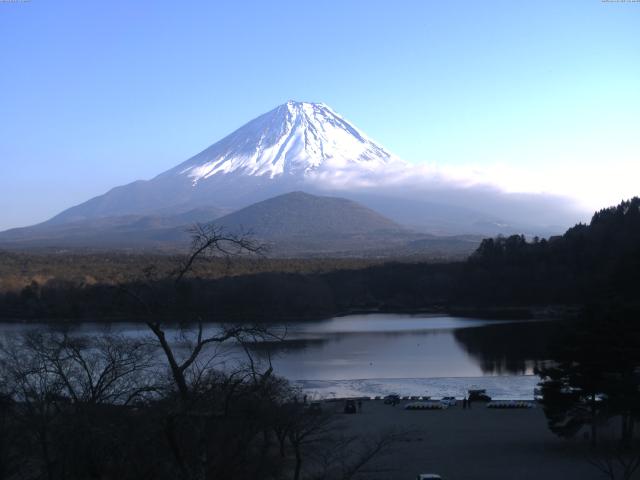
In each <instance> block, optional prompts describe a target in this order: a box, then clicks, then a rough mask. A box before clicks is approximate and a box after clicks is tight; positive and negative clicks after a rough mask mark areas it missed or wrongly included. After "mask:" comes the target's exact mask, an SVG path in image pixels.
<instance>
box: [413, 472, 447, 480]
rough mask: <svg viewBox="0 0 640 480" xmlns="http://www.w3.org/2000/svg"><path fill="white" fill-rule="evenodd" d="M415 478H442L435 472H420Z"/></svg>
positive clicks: (426, 479)
mask: <svg viewBox="0 0 640 480" xmlns="http://www.w3.org/2000/svg"><path fill="white" fill-rule="evenodd" d="M416 480H443V478H442V477H441V476H440V475H438V474H437V473H421V474H420V475H418V477H417V478H416Z"/></svg>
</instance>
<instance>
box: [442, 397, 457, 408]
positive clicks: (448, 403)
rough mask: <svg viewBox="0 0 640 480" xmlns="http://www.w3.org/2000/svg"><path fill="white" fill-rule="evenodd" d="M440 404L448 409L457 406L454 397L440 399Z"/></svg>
mask: <svg viewBox="0 0 640 480" xmlns="http://www.w3.org/2000/svg"><path fill="white" fill-rule="evenodd" d="M440 403H442V404H444V405H446V406H448V407H455V406H456V405H457V404H458V401H457V400H456V397H442V399H441V400H440Z"/></svg>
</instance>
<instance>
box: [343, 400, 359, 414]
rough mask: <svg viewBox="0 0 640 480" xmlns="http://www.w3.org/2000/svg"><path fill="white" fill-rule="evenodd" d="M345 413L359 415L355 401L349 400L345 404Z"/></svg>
mask: <svg viewBox="0 0 640 480" xmlns="http://www.w3.org/2000/svg"><path fill="white" fill-rule="evenodd" d="M344 413H357V409H356V401H355V400H347V401H346V402H344Z"/></svg>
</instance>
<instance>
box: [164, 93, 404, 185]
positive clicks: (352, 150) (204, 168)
mask: <svg viewBox="0 0 640 480" xmlns="http://www.w3.org/2000/svg"><path fill="white" fill-rule="evenodd" d="M397 163H402V162H401V160H399V159H398V158H397V157H395V156H394V155H392V154H391V153H389V152H387V151H386V150H385V149H384V148H383V147H381V146H379V145H377V144H376V143H375V142H373V141H372V140H370V139H369V138H367V136H366V135H364V134H363V133H362V132H361V131H359V130H358V129H357V128H356V127H354V126H353V125H352V124H350V123H349V122H348V121H346V120H345V119H344V118H342V117H341V116H340V115H338V114H337V113H335V112H334V111H333V110H332V109H331V108H329V107H328V106H326V105H325V104H322V103H308V102H296V101H293V100H290V101H288V102H287V103H285V104H284V105H280V106H279V107H277V108H275V109H273V110H271V111H270V112H267V113H265V114H264V115H261V116H259V117H258V118H256V119H254V120H252V121H250V122H249V123H247V124H246V125H244V126H243V127H241V128H239V129H238V130H236V131H235V132H233V133H232V134H230V135H228V136H227V137H225V138H223V139H222V140H220V141H219V142H217V143H215V144H214V145H212V146H210V147H209V148H207V149H206V150H204V151H202V152H200V153H199V154H198V155H196V156H195V157H192V158H190V159H189V160H187V161H186V162H184V163H183V164H181V165H179V166H178V167H176V169H174V171H176V173H178V174H180V175H187V176H188V177H189V178H190V179H191V180H192V182H193V184H194V185H196V184H198V182H201V181H202V180H204V179H207V178H209V177H212V176H214V175H216V174H228V173H232V172H235V173H240V174H245V175H252V176H257V175H260V176H262V175H265V176H268V177H269V178H274V177H277V176H281V175H292V176H307V175H309V174H312V173H314V172H319V171H325V170H329V171H333V170H341V169H346V168H349V169H353V168H354V167H355V168H361V169H363V170H364V171H369V172H374V171H376V170H379V169H381V168H383V167H385V166H387V165H389V164H397Z"/></svg>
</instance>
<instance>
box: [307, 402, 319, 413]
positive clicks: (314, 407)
mask: <svg viewBox="0 0 640 480" xmlns="http://www.w3.org/2000/svg"><path fill="white" fill-rule="evenodd" d="M308 411H309V413H313V414H318V413H322V404H321V403H320V402H311V403H310V404H309V410H308Z"/></svg>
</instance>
